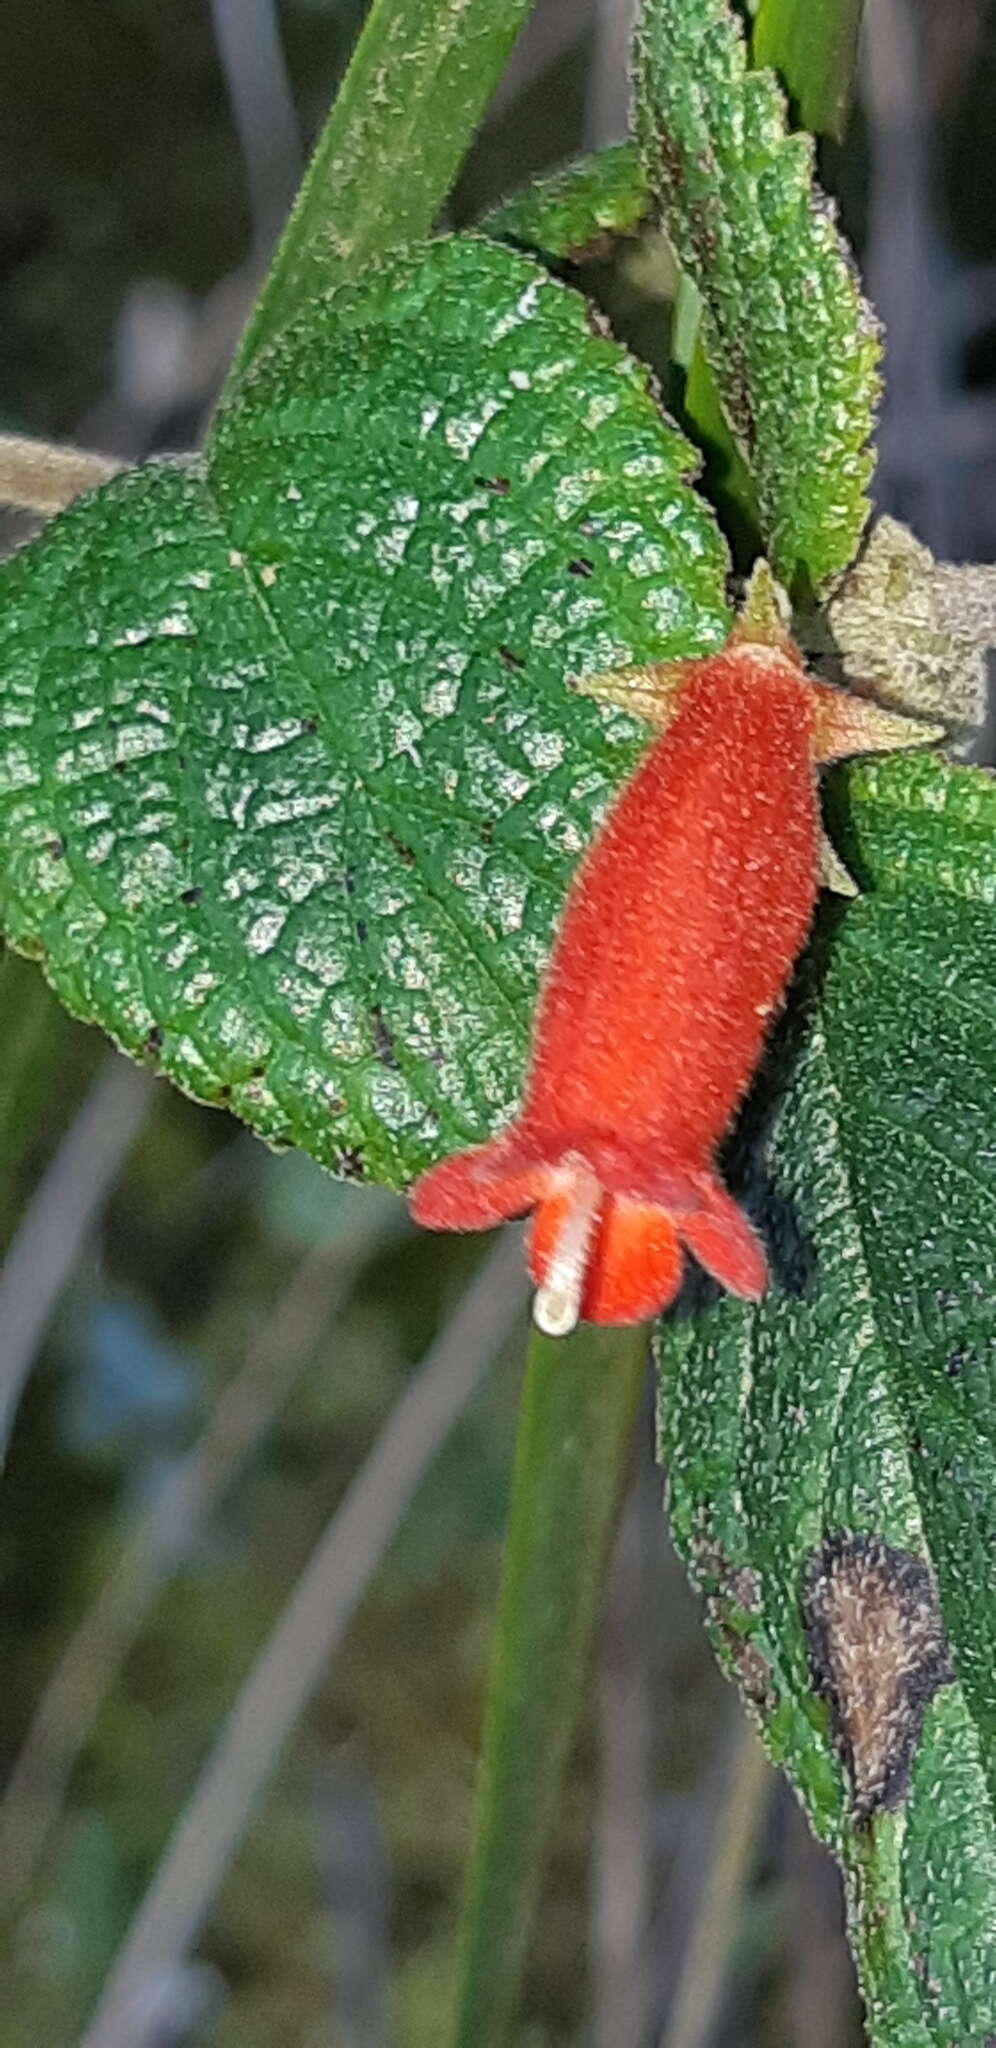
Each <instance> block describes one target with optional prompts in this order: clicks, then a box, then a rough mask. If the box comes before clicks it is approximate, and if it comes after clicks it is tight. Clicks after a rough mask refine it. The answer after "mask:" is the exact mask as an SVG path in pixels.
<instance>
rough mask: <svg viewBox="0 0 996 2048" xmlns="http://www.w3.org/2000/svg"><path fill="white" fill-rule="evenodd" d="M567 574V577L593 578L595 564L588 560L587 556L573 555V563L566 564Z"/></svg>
mask: <svg viewBox="0 0 996 2048" xmlns="http://www.w3.org/2000/svg"><path fill="white" fill-rule="evenodd" d="M567 574H568V576H594V574H595V564H594V562H590V561H589V560H588V557H587V555H575V556H574V559H573V561H570V562H568V564H567Z"/></svg>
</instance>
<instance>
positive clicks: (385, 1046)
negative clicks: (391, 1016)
mask: <svg viewBox="0 0 996 2048" xmlns="http://www.w3.org/2000/svg"><path fill="white" fill-rule="evenodd" d="M370 1022H371V1025H372V1026H373V1043H374V1053H375V1055H376V1058H377V1059H378V1060H379V1061H380V1064H381V1066H382V1067H386V1068H387V1071H388V1073H390V1074H396V1073H397V1071H398V1056H397V1053H396V1052H395V1049H394V1033H393V1031H392V1030H391V1028H390V1026H389V1025H388V1024H386V1023H385V1021H384V1012H383V1010H382V1009H381V1007H380V1004H379V1003H374V1004H373V1006H372V1008H371V1011H370Z"/></svg>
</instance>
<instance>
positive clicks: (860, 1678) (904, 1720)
mask: <svg viewBox="0 0 996 2048" xmlns="http://www.w3.org/2000/svg"><path fill="white" fill-rule="evenodd" d="M802 1610H803V1619H804V1622H805V1628H806V1642H807V1647H808V1651H809V1665H810V1672H811V1676H812V1682H813V1687H814V1690H815V1691H816V1692H818V1693H819V1694H820V1695H821V1696H822V1698H824V1699H825V1700H826V1702H827V1704H828V1706H829V1708H830V1720H831V1726H832V1729H833V1736H834V1742H835V1744H836V1747H837V1750H838V1753H839V1755H840V1757H841V1760H842V1762H843V1764H844V1767H845V1769H846V1771H847V1773H848V1776H849V1778H850V1780H851V1786H852V1791H853V1808H852V1813H853V1819H854V1824H855V1826H856V1827H859V1828H861V1827H867V1825H868V1823H869V1822H870V1821H871V1819H872V1818H873V1816H874V1815H875V1814H877V1813H881V1812H885V1811H888V1810H889V1809H890V1808H893V1807H896V1806H899V1805H900V1804H901V1803H902V1801H903V1799H905V1797H906V1794H907V1791H908V1789H909V1780H910V1771H911V1769H912V1765H913V1760H914V1758H915V1756H916V1752H917V1749H918V1747H919V1744H920V1738H921V1735H922V1733H923V1722H924V1716H925V1714H926V1712H927V1708H928V1707H929V1705H930V1702H931V1700H932V1699H933V1697H934V1694H935V1693H936V1692H937V1690H938V1688H939V1687H940V1686H942V1685H950V1684H952V1682H953V1680H954V1676H955V1672H954V1667H953V1664H952V1661H951V1648H950V1644H949V1642H948V1638H947V1632H946V1630H945V1627H944V1622H943V1618H942V1616H941V1610H940V1603H939V1601H938V1597H937V1585H936V1581H935V1579H934V1574H933V1572H932V1571H931V1568H930V1566H929V1565H928V1564H927V1563H926V1562H925V1561H924V1559H922V1558H919V1557H916V1556H914V1555H913V1554H912V1552H910V1551H907V1550H896V1549H894V1548H893V1547H892V1546H891V1545H890V1544H888V1543H884V1542H883V1541H882V1539H881V1537H878V1536H874V1535H870V1534H866V1533H853V1532H848V1531H837V1532H835V1533H834V1534H833V1535H829V1536H827V1537H825V1538H824V1540H823V1542H822V1543H821V1544H820V1545H819V1547H818V1549H817V1550H816V1551H814V1552H813V1554H812V1555H811V1557H810V1558H809V1560H808V1562H807V1564H806V1567H805V1572H804V1578H803V1587H802Z"/></svg>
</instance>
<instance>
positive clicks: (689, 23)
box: [635, 0, 880, 588]
mask: <svg viewBox="0 0 996 2048" xmlns="http://www.w3.org/2000/svg"><path fill="white" fill-rule="evenodd" d="M635 80H636V113H637V124H638V131H639V137H640V143H641V148H642V152H643V157H644V163H645V166H646V171H647V178H648V182H649V184H650V186H651V188H652V190H653V191H654V193H655V194H656V196H657V199H658V201H659V203H660V205H661V208H662V210H663V214H664V219H665V225H666V226H667V229H668V233H669V234H670V236H671V239H672V241H673V243H674V247H675V251H676V254H677V256H678V260H679V262H680V263H681V264H682V265H683V267H684V268H685V270H686V271H687V272H688V273H689V275H690V276H691V278H692V280H693V282H694V283H695V284H696V285H697V286H698V289H699V291H700V292H701V294H702V300H703V342H704V346H705V352H706V356H707V359H708V362H709V365H710V367H711V369H712V371H713V374H714V376H715V378H716V384H717V388H718V391H719V395H720V398H721V401H722V404H723V408H724V411H725V413H726V416H727V420H728V422H729V425H730V427H731V430H732V432H733V435H734V438H735V440H736V442H737V445H738V447H739V448H740V451H741V453H742V455H743V456H744V459H745V461H746V463H747V466H748V469H749V470H750V473H751V477H752V480H753V484H754V488H755V491H756V493H757V501H758V506H759V511H760V518H761V540H762V542H763V544H764V551H765V552H766V554H767V555H768V558H769V560H770V561H771V563H772V566H773V567H774V569H775V572H776V574H777V575H778V576H779V577H780V579H781V581H782V582H783V583H785V584H788V585H791V586H795V587H797V588H803V587H805V586H806V585H807V584H808V585H811V586H813V587H815V588H818V587H820V586H821V585H823V584H824V583H825V582H826V581H827V579H828V578H830V577H832V576H834V575H836V574H837V573H838V572H839V571H840V570H842V569H844V568H846V567H847V564H848V563H849V561H850V560H851V558H852V556H853V555H854V553H855V550H856V548H857V545H858V541H859V538H860V535H861V531H862V528H863V526H864V523H865V519H866V517H867V512H868V501H867V495H866V493H867V485H868V480H869V476H870V473H871V456H870V453H869V447H868V444H869V439H870V435H871V429H872V421H873V412H874V405H875V400H876V396H877V392H878V377H877V373H876V364H877V361H878V357H879V353H880V346H879V338H878V332H877V329H876V328H875V325H874V322H873V321H872V318H871V316H870V313H869V311H868V308H867V306H866V305H865V303H864V301H863V300H862V298H861V295H860V293H859V291H858V287H857V284H856V283H855V279H854V276H853V273H852V270H851V268H850V264H849V261H848V257H847V253H846V250H845V248H844V245H843V243H842V241H841V239H840V236H839V235H838V233H837V230H836V228H835V226H834V224H833V220H832V217H831V214H830V211H829V209H828V207H827V205H826V202H825V201H824V200H822V199H821V198H820V196H819V195H818V194H816V193H815V191H814V187H813V177H812V168H813V146H812V141H811V139H810V137H809V136H807V135H789V134H788V133H787V132H786V127H785V113H784V105H783V101H782V97H781V94H780V93H779V91H778V88H777V86H776V84H775V81H774V79H773V78H772V76H771V73H770V72H767V71H755V72H752V71H748V69H747V53H746V46H745V43H744V38H743V34H742V31H741V29H740V27H739V25H738V24H737V22H736V21H735V20H734V17H733V15H732V14H731V12H730V9H729V7H728V6H727V5H726V0H646V4H645V8H644V13H643V17H642V21H641V23H640V26H639V28H638V31H637V37H636V46H635Z"/></svg>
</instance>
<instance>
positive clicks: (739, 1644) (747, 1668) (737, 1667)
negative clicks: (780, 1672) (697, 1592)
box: [716, 1622, 778, 1714]
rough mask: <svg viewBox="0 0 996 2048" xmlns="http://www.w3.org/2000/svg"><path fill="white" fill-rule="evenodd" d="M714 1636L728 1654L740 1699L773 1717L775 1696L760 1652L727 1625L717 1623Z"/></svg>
mask: <svg viewBox="0 0 996 2048" xmlns="http://www.w3.org/2000/svg"><path fill="white" fill-rule="evenodd" d="M716 1633H717V1635H718V1636H719V1638H720V1641H721V1642H722V1643H724V1644H725V1646H726V1649H727V1651H728V1653H729V1658H730V1664H731V1667H732V1670H733V1676H734V1678H735V1679H736V1682H737V1685H738V1687H739V1689H740V1691H741V1692H742V1693H743V1695H744V1698H745V1699H747V1700H749V1701H750V1703H751V1705H752V1706H754V1707H757V1709H758V1711H759V1712H763V1713H766V1714H771V1713H774V1710H775V1708H776V1706H777V1705H778V1694H777V1692H776V1690H775V1685H774V1680H773V1678H772V1674H771V1665H770V1664H769V1663H768V1660H767V1657H766V1656H765V1655H764V1653H763V1651H761V1650H759V1649H758V1647H757V1644H756V1643H752V1642H751V1640H750V1637H749V1636H742V1635H740V1634H739V1632H738V1631H737V1630H736V1629H735V1628H732V1627H731V1626H730V1624H729V1622H719V1623H718V1624H717V1628H716Z"/></svg>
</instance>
